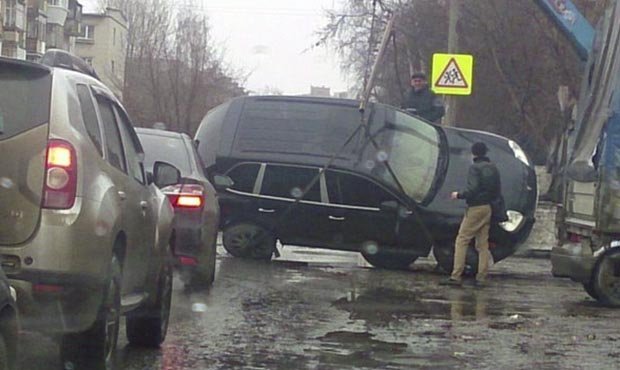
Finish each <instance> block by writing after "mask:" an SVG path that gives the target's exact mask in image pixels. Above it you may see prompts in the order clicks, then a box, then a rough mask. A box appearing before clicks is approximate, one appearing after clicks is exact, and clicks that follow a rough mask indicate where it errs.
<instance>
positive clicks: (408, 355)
mask: <svg viewBox="0 0 620 370" xmlns="http://www.w3.org/2000/svg"><path fill="white" fill-rule="evenodd" d="M316 339H317V340H319V341H320V345H319V346H318V347H317V348H311V349H308V350H306V351H307V352H310V353H317V354H318V356H319V362H320V363H325V364H330V365H332V366H338V365H342V366H343V367H347V368H351V367H354V368H361V369H365V368H369V369H400V368H403V366H407V367H408V368H419V367H424V368H449V367H454V366H456V365H458V361H456V360H455V359H454V358H451V357H450V356H441V355H438V354H428V353H426V354H415V353H414V352H415V350H416V348H411V347H410V346H409V345H407V343H401V342H388V341H382V340H378V339H376V338H375V335H373V334H370V333H368V332H352V331H342V330H341V331H333V332H329V333H327V334H325V335H324V336H322V337H319V338H316Z"/></svg>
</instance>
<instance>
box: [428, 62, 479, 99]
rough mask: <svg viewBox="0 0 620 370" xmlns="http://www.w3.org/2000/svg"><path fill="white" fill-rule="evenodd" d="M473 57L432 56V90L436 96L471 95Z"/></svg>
mask: <svg viewBox="0 0 620 370" xmlns="http://www.w3.org/2000/svg"><path fill="white" fill-rule="evenodd" d="M473 70H474V57H473V56H472V55H467V54H434V55H433V74H432V79H431V81H432V83H433V86H432V90H433V91H434V92H435V93H436V94H445V95H471V88H472V84H473Z"/></svg>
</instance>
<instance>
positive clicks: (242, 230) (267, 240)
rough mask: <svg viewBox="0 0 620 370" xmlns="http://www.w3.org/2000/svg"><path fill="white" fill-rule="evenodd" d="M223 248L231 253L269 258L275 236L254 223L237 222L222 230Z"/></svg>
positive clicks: (247, 256) (256, 257) (244, 256)
mask: <svg viewBox="0 0 620 370" xmlns="http://www.w3.org/2000/svg"><path fill="white" fill-rule="evenodd" d="M223 244H224V249H226V251H227V252H228V253H230V254H231V255H233V256H235V257H241V258H252V259H256V260H265V261H269V260H271V256H272V255H273V251H274V250H275V247H276V238H275V236H273V234H272V233H271V232H269V231H267V230H265V229H264V228H262V227H260V226H258V225H254V224H246V223H242V224H237V225H233V226H231V227H229V228H227V229H226V230H224V236H223Z"/></svg>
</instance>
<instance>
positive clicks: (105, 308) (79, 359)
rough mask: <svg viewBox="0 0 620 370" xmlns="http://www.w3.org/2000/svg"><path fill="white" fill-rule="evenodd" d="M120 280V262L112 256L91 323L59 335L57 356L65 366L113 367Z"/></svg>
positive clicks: (116, 339) (119, 306)
mask: <svg viewBox="0 0 620 370" xmlns="http://www.w3.org/2000/svg"><path fill="white" fill-rule="evenodd" d="M120 282H121V266H120V263H119V262H118V259H117V258H116V256H114V257H112V261H111V262H110V277H109V278H108V282H107V284H106V287H105V290H104V294H103V302H102V303H101V307H100V308H99V312H98V314H97V319H96V320H95V323H94V324H93V326H92V327H91V328H90V329H88V330H86V331H84V332H81V333H71V334H65V335H64V336H63V337H62V341H61V345H60V356H61V361H62V363H63V364H64V365H63V366H64V367H65V368H77V369H93V370H112V369H114V360H115V354H116V343H117V341H118V331H119V327H120V312H121V292H120ZM69 364H72V365H73V366H72V367H71V365H69Z"/></svg>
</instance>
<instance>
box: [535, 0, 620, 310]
mask: <svg viewBox="0 0 620 370" xmlns="http://www.w3.org/2000/svg"><path fill="white" fill-rule="evenodd" d="M534 1H535V2H536V3H537V5H539V6H540V7H541V8H542V9H543V10H544V11H545V13H546V14H547V15H548V16H549V17H550V18H551V19H552V20H553V21H554V22H555V23H556V25H557V26H558V28H559V29H560V30H561V32H563V33H564V34H565V35H566V36H567V38H568V39H569V40H570V41H571V43H572V45H573V47H574V48H575V50H576V51H577V54H578V55H579V57H580V58H581V59H582V61H583V66H584V71H583V79H582V83H581V88H580V92H579V99H578V102H577V106H576V119H575V123H574V127H573V129H572V130H571V132H570V133H569V134H568V135H567V136H566V138H567V145H566V147H567V156H566V160H565V162H564V163H563V164H561V167H562V168H563V171H561V183H562V190H563V191H562V194H563V199H562V202H561V204H559V205H558V216H557V221H556V226H557V227H556V230H557V234H558V245H557V246H555V247H554V248H553V249H552V251H551V264H552V274H553V275H554V276H556V277H562V278H570V279H571V280H573V281H575V282H578V283H581V284H583V287H584V289H585V291H586V292H587V293H588V294H589V295H590V296H591V297H593V298H594V299H596V300H598V301H599V302H601V303H603V304H605V305H608V306H612V307H620V0H614V1H612V2H611V3H610V4H609V7H608V9H607V10H606V12H605V14H604V15H603V17H601V19H600V20H599V22H598V24H597V26H596V27H593V26H592V25H590V24H589V23H588V21H587V20H586V19H585V17H584V16H583V15H582V14H581V13H580V12H579V11H578V10H577V8H576V6H575V5H574V4H573V3H572V2H571V1H570V0H534Z"/></svg>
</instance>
